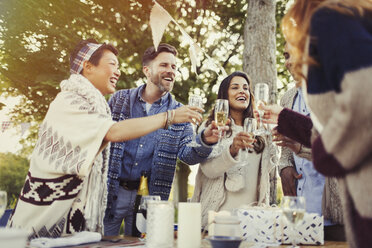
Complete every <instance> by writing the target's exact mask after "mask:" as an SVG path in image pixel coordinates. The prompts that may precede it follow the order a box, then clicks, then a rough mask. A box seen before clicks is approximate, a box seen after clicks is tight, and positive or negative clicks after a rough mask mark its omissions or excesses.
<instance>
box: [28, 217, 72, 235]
mask: <svg viewBox="0 0 372 248" xmlns="http://www.w3.org/2000/svg"><path fill="white" fill-rule="evenodd" d="M65 224H66V218H62V219H61V220H60V221H58V223H56V224H54V225H53V226H51V227H50V228H49V229H47V228H46V227H45V226H43V227H42V228H40V229H39V231H38V232H36V231H35V230H34V232H33V234H31V235H30V236H29V237H28V239H29V240H31V239H35V238H40V237H45V238H58V237H61V234H62V232H63V229H64V227H65Z"/></svg>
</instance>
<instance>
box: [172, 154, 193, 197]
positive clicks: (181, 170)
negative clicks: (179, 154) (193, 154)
mask: <svg viewBox="0 0 372 248" xmlns="http://www.w3.org/2000/svg"><path fill="white" fill-rule="evenodd" d="M177 166H178V170H177V184H178V192H176V191H174V194H177V193H178V202H187V190H188V178H189V175H190V172H191V170H190V168H189V166H188V165H187V164H185V163H182V162H181V161H178V163H177Z"/></svg>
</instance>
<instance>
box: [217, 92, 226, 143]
mask: <svg viewBox="0 0 372 248" xmlns="http://www.w3.org/2000/svg"><path fill="white" fill-rule="evenodd" d="M228 117H229V101H228V100H226V99H217V100H216V105H215V107H214V121H215V122H216V124H217V126H218V129H220V127H222V126H225V125H226V123H227V119H228ZM221 138H222V133H221V131H220V132H219V139H218V144H217V145H218V146H219V145H220V144H221Z"/></svg>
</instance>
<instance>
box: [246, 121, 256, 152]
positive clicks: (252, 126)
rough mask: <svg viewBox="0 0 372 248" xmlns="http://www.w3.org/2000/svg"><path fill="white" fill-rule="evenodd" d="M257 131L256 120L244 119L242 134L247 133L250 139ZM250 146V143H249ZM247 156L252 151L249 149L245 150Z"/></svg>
mask: <svg viewBox="0 0 372 248" xmlns="http://www.w3.org/2000/svg"><path fill="white" fill-rule="evenodd" d="M256 130H257V120H256V119H255V118H245V119H244V125H243V132H245V133H248V134H249V136H250V137H251V138H253V137H254V134H255V132H256ZM251 144H252V143H251ZM246 151H247V154H249V152H250V151H252V150H251V149H250V148H249V149H246Z"/></svg>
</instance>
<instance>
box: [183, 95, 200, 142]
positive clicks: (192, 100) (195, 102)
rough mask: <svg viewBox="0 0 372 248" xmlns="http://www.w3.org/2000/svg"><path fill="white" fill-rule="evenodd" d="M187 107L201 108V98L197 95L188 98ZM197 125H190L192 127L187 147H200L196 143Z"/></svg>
mask: <svg viewBox="0 0 372 248" xmlns="http://www.w3.org/2000/svg"><path fill="white" fill-rule="evenodd" d="M189 106H192V107H199V108H202V107H203V98H202V97H201V96H198V95H191V96H190V97H189ZM198 125H199V123H197V124H194V123H191V126H192V140H191V142H190V143H188V144H187V146H190V147H199V146H200V144H198V143H197V142H196V129H197V127H198Z"/></svg>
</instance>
